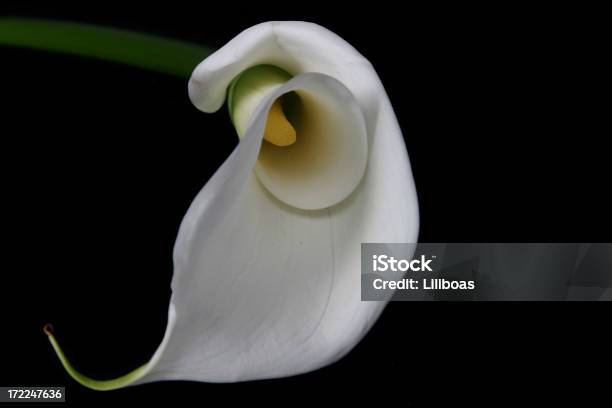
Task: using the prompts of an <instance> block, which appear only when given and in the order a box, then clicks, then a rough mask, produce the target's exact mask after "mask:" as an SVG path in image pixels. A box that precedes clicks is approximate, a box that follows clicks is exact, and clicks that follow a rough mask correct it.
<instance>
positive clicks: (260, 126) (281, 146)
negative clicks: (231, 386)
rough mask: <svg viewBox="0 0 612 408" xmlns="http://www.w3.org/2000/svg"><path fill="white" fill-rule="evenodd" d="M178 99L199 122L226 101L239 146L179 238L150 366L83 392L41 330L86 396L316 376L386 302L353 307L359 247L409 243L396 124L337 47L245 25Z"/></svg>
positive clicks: (307, 27) (413, 224)
mask: <svg viewBox="0 0 612 408" xmlns="http://www.w3.org/2000/svg"><path fill="white" fill-rule="evenodd" d="M189 96H190V98H191V100H192V102H193V103H194V105H195V106H196V107H197V108H198V109H200V110H202V111H204V112H215V111H217V110H218V109H220V108H221V107H222V106H223V104H224V102H225V101H226V99H228V105H229V110H230V114H231V119H232V122H233V124H234V126H235V128H236V130H237V133H238V136H239V138H240V142H239V144H238V146H237V147H236V149H235V150H234V151H233V153H232V154H231V155H230V156H229V157H228V158H227V160H226V161H225V162H224V163H223V165H222V166H221V167H220V168H219V169H218V171H217V172H216V173H215V174H214V175H213V176H212V178H211V179H210V180H209V182H208V183H207V184H206V185H205V186H204V188H203V189H202V190H201V191H200V193H199V194H198V195H197V197H196V198H195V200H194V201H193V203H192V205H191V207H190V208H189V210H188V212H187V214H186V215H185V218H184V220H183V222H182V224H181V226H180V230H179V233H178V237H177V240H176V244H175V247H174V253H173V260H174V276H173V279H172V297H171V301H170V307H169V314H168V326H167V329H166V333H165V336H164V338H163V340H162V342H161V344H160V346H159V348H158V349H157V351H156V352H155V354H154V356H153V357H152V358H151V360H150V361H149V362H148V363H146V364H145V365H143V366H142V367H140V368H138V369H137V370H135V371H134V372H132V373H130V374H127V375H126V376H124V377H121V378H119V379H115V380H108V381H98V380H92V379H90V378H87V377H85V376H83V375H82V374H80V373H78V372H77V371H76V370H74V369H73V367H72V366H71V365H70V363H69V362H68V360H67V359H66V357H65V356H64V354H63V352H62V350H61V349H60V347H59V345H58V344H57V341H56V340H55V338H54V337H53V335H52V334H51V333H49V334H50V340H51V343H52V345H53V346H54V348H55V350H56V352H57V353H58V355H59V357H60V360H61V361H62V363H63V364H64V367H65V368H66V369H67V371H68V372H69V374H71V375H72V376H73V377H74V378H75V379H76V380H77V381H79V382H81V383H82V384H84V385H86V386H88V387H91V388H95V389H102V390H104V389H113V388H119V387H122V386H126V385H130V384H140V383H146V382H151V381H160V380H194V381H204V382H235V381H247V380H256V379H266V378H277V377H285V376H292V375H297V374H300V373H306V372H309V371H312V370H315V369H318V368H320V367H324V366H326V365H329V364H331V363H333V362H335V361H337V360H338V359H340V358H341V357H343V356H344V355H346V354H347V353H348V352H349V351H350V350H351V349H352V348H353V347H355V345H356V344H357V343H358V342H359V341H360V340H361V339H362V338H363V337H364V335H365V334H366V333H367V332H368V330H369V329H370V328H371V327H372V325H373V324H374V323H375V321H376V320H377V318H378V317H379V315H380V314H381V312H382V311H383V309H384V307H385V305H386V303H387V302H386V301H382V302H364V301H361V298H360V296H361V289H360V285H361V274H360V263H361V255H360V244H361V243H362V242H416V240H417V235H418V222H419V219H418V206H417V198H416V192H415V186H414V181H413V178H412V173H411V169H410V163H409V159H408V155H407V152H406V147H405V144H404V140H403V137H402V133H401V131H400V128H399V126H398V123H397V120H396V117H395V114H394V112H393V109H392V107H391V104H390V102H389V99H388V97H387V95H386V93H385V90H384V88H383V85H382V83H381V81H380V79H379V77H378V75H377V74H376V72H375V71H374V68H373V67H372V65H371V64H370V63H369V62H368V61H367V60H366V59H365V58H364V57H363V56H362V55H361V54H359V52H357V51H356V50H355V49H354V48H353V47H352V46H351V45H349V44H348V43H347V42H346V41H344V40H343V39H341V38H340V37H338V36H337V35H336V34H334V33H332V32H330V31H328V30H327V29H325V28H322V27H320V26H318V25H315V24H311V23H304V22H268V23H263V24H259V25H256V26H254V27H251V28H249V29H247V30H246V31H244V32H242V33H241V34H239V35H238V36H237V37H235V38H234V39H233V40H231V41H230V42H229V43H227V44H226V45H225V46H224V47H222V48H221V49H219V50H218V51H216V52H215V53H214V54H212V55H211V56H209V57H208V58H206V59H205V60H204V61H203V62H202V63H200V64H199V65H198V66H197V67H196V69H195V70H194V72H193V74H192V77H191V79H190V81H189ZM202 137H206V136H205V135H204V132H203V136H202ZM215 137H219V135H215ZM225 137H235V136H232V135H226V136H225ZM387 301H388V299H387Z"/></svg>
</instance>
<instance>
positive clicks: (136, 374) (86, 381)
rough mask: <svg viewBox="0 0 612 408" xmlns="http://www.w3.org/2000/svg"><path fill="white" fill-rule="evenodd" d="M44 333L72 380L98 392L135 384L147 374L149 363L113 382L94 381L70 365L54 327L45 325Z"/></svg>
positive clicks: (114, 379) (112, 380)
mask: <svg viewBox="0 0 612 408" xmlns="http://www.w3.org/2000/svg"><path fill="white" fill-rule="evenodd" d="M43 331H44V332H45V334H46V335H47V336H48V337H49V341H50V342H51V345H52V346H53V350H55V354H57V357H58V358H59V360H60V361H61V363H62V365H63V366H64V369H66V372H67V373H68V374H69V375H70V376H71V377H72V378H74V380H75V381H76V382H78V383H79V384H81V385H83V386H85V387H88V388H91V389H93V390H98V391H109V390H114V389H117V388H121V387H125V386H126V385H128V384H131V383H133V382H134V381H136V380H138V379H139V378H141V377H142V376H143V375H144V374H145V373H146V370H147V366H148V363H147V364H144V365H142V366H140V367H138V368H137V369H135V370H134V371H131V372H129V373H127V374H125V375H122V376H121V377H117V378H113V379H111V380H94V379H93V378H90V377H87V376H85V375H83V374H81V373H80V372H78V371H77V370H76V369H75V368H74V367H73V366H72V364H70V361H68V358H67V357H66V355H65V354H64V351H63V350H62V348H61V347H60V345H59V343H58V342H57V340H56V339H55V336H54V335H53V327H52V326H51V325H50V324H47V325H45V327H43Z"/></svg>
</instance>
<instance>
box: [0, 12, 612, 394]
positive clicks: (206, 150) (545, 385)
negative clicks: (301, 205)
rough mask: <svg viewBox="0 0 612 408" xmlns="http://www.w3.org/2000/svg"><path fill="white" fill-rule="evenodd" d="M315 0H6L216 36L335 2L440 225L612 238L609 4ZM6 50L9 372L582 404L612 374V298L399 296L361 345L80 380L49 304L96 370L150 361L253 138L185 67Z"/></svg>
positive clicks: (78, 390)
mask: <svg viewBox="0 0 612 408" xmlns="http://www.w3.org/2000/svg"><path fill="white" fill-rule="evenodd" d="M300 4H301V6H302V7H303V8H302V9H301V10H300V9H299V8H298V7H296V8H295V10H291V9H290V7H289V6H290V4H288V3H283V4H282V5H279V6H276V7H272V6H270V4H269V3H266V5H263V4H257V5H253V6H249V7H245V6H242V5H239V4H238V3H235V4H231V5H229V7H228V8H227V9H225V10H220V9H218V5H214V6H212V5H208V6H206V5H202V6H200V7H196V6H194V5H182V6H181V5H179V4H165V5H164V6H163V7H162V6H153V5H151V4H149V5H147V6H146V7H142V8H134V9H133V10H129V9H128V8H126V6H125V5H124V6H122V7H116V8H112V7H110V6H106V7H101V8H96V7H93V6H87V7H84V6H80V7H75V6H71V7H61V6H58V5H57V4H53V6H32V5H20V6H3V7H4V10H3V14H4V15H20V16H31V17H46V18H54V19H62V20H74V21H79V22H90V23H98V24H103V25H109V26H116V27H122V28H128V29H133V30H137V31H144V32H151V33H157V34H160V35H164V36H169V37H175V38H180V39H184V40H189V41H193V42H196V43H201V44H204V45H208V46H211V47H214V48H218V47H221V46H222V45H223V44H224V43H225V42H227V41H228V40H230V39H231V38H232V37H233V36H235V35H236V34H237V33H238V32H240V31H241V30H243V29H245V28H247V27H249V26H251V25H253V24H255V23H258V22H262V21H267V20H274V19H280V20H289V19H296V20H308V21H313V22H316V23H319V24H321V25H323V26H325V27H327V28H329V29H331V30H332V31H335V32H336V33H338V34H339V35H340V36H342V37H343V38H345V39H346V40H347V41H349V42H350V43H351V44H353V45H354V46H355V47H356V48H357V49H358V50H360V51H361V52H362V53H363V54H364V55H365V56H366V57H367V58H368V59H370V61H371V62H372V63H373V64H374V66H375V68H376V69H377V71H378V73H379V75H380V76H381V78H382V80H383V83H384V84H385V86H386V89H387V91H388V94H389V97H390V98H391V102H392V104H393V106H394V108H395V111H396V114H397V116H398V119H399V121H400V125H401V127H402V129H403V132H404V137H405V140H406V145H407V147H408V152H409V154H410V159H411V163H412V167H413V172H414V177H415V181H416V185H417V191H418V194H419V205H420V213H421V231H420V240H421V241H424V242H452V241H465V242H535V241H542V242H605V241H608V242H609V241H612V228H611V227H612V222H611V220H610V214H609V213H610V208H612V206H611V204H612V199H611V198H610V195H609V189H610V187H609V179H610V167H609V160H610V155H609V148H608V147H607V139H609V136H610V133H609V131H605V132H604V130H603V129H601V128H599V127H598V121H599V120H600V118H601V117H602V116H603V112H604V104H603V103H602V101H600V100H599V98H601V97H602V96H603V94H604V93H603V88H602V83H601V82H600V81H599V80H598V79H597V75H598V71H599V70H600V69H602V65H601V62H602V60H603V54H602V53H603V51H602V49H601V48H600V47H599V44H598V43H597V40H598V39H599V38H601V35H600V34H601V33H600V32H599V28H600V26H598V24H597V22H596V21H595V19H594V18H593V17H594V16H595V15H597V11H595V10H594V11H592V12H590V13H584V12H579V11H577V10H571V9H567V10H560V9H553V8H550V9H549V8H546V9H534V8H533V7H528V8H524V9H518V8H501V7H500V8H499V9H490V8H483V7H473V8H460V9H458V8H446V7H442V6H436V7H435V8H432V9H422V8H416V7H412V8H411V7H406V6H402V7H401V8H399V7H397V6H396V8H391V7H386V6H384V5H383V4H382V3H380V4H379V3H377V4H370V5H368V6H367V7H369V8H366V6H359V5H357V4H353V5H352V6H343V7H344V8H342V9H340V8H339V9H338V11H335V12H332V11H330V10H327V11H323V10H325V9H323V8H316V6H315V5H314V4H308V5H306V4H304V3H300ZM298 6H299V5H298ZM328 6H329V4H328ZM207 7H208V8H207ZM347 7H348V8H347ZM372 7H376V9H372ZM328 8H329V7H328ZM0 55H1V57H0V67H1V68H0V69H1V72H0V73H1V75H0V90H1V94H0V95H1V96H0V98H1V101H2V106H1V108H2V109H1V113H0V119H1V121H2V127H1V131H0V138H1V139H0V140H1V144H2V148H1V150H0V154H1V157H2V160H1V166H2V179H3V185H2V193H3V194H2V201H3V207H4V208H5V210H4V211H3V212H2V224H3V232H4V233H3V235H4V238H5V239H4V242H5V243H4V245H3V247H4V250H3V264H2V265H3V266H2V281H1V283H0V285H1V286H0V289H1V296H2V302H3V303H4V305H3V307H2V309H0V310H2V313H1V315H0V317H1V318H2V324H1V325H0V328H1V329H0V330H1V332H0V333H1V339H2V340H0V341H1V342H2V348H1V349H0V350H1V353H2V357H0V358H1V360H0V361H1V362H0V385H7V386H8V385H24V386H25V385H65V386H66V388H67V399H68V401H69V402H70V403H73V404H74V403H77V402H82V403H90V404H91V403H94V402H97V403H103V404H108V403H111V402H114V401H127V400H129V401H131V402H133V403H137V402H142V403H146V402H153V401H160V400H169V401H170V400H173V399H176V400H182V401H192V403H193V404H199V405H205V404H206V405H210V404H211V403H212V401H213V399H216V398H222V399H223V400H224V401H226V402H228V403H231V402H238V401H240V402H251V403H283V404H294V403H296V402H295V400H296V399H298V400H302V399H303V398H308V397H313V396H314V397H316V398H318V400H319V402H320V403H324V401H325V398H326V397H325V396H324V395H327V394H329V393H338V394H341V395H342V396H344V397H357V398H359V399H362V398H372V399H374V400H377V401H378V402H379V403H383V402H384V400H385V399H387V398H394V399H396V401H397V402H401V403H403V404H404V405H408V404H411V406H421V405H428V404H430V403H432V402H433V401H437V400H439V399H441V398H444V399H449V400H451V401H456V400H463V401H468V402H472V401H474V400H476V399H485V400H488V401H490V402H491V403H493V404H495V405H497V404H498V403H501V402H505V401H508V400H515V401H516V399H518V402H519V403H521V404H525V405H527V404H530V403H533V402H534V398H539V399H541V401H543V402H547V401H550V399H551V398H555V399H557V398H561V399H563V400H565V399H567V398H569V397H576V398H577V400H576V401H578V402H579V403H580V404H581V405H584V404H586V403H587V402H594V400H595V398H596V396H597V395H599V394H600V393H603V391H604V390H605V387H606V378H607V379H608V380H609V371H608V372H606V370H609V368H610V362H611V361H610V352H609V351H610V344H612V341H611V340H612V339H611V336H610V334H609V330H607V329H608V328H609V313H610V307H609V304H603V303H573V304H569V303H478V304H476V303H435V304H434V303H427V304H426V303H393V304H390V305H389V306H388V308H387V310H386V311H385V313H384V314H383V316H382V317H381V319H380V320H379V322H378V323H377V324H376V326H375V327H374V329H373V330H372V331H371V333H370V334H369V335H368V336H367V337H366V338H365V340H364V341H363V342H362V343H361V344H359V346H358V347H357V348H356V349H355V350H354V351H353V352H351V353H350V354H349V355H348V356H347V357H346V358H344V359H343V360H342V361H340V362H339V363H337V364H334V365H332V366H331V367H327V368H324V369H322V370H318V371H316V372H314V373H310V374H306V375H302V376H298V377H293V378H286V379H279V380H270V381H259V382H251V383H243V384H224V385H211V384H202V383H190V382H168V383H154V384H148V385H144V386H138V387H133V388H128V389H123V390H118V391H113V392H108V393H99V392H95V391H90V390H88V389H85V388H83V387H81V386H79V385H78V384H76V383H75V382H74V381H72V380H71V379H70V378H69V377H68V376H67V375H66V374H65V372H64V371H63V369H62V368H61V366H60V364H59V362H58V361H57V359H56V357H55V355H54V353H53V352H52V350H51V347H50V345H49V344H48V342H47V339H46V337H45V336H44V335H43V333H42V331H41V328H42V326H43V324H44V323H46V322H52V323H53V324H54V326H55V328H56V334H57V337H58V339H59V340H60V342H61V343H62V344H63V346H64V350H65V351H66V352H67V353H68V355H69V357H70V358H71V360H72V361H73V362H74V364H75V366H76V367H77V368H78V369H80V370H81V371H83V372H84V373H86V374H88V375H90V376H92V377H100V378H109V377H113V376H117V375H120V374H123V373H125V372H126V371H128V370H131V369H133V368H135V367H136V366H138V365H140V364H142V363H144V362H146V361H147V360H148V359H149V358H150V356H151V354H152V353H153V351H154V350H155V349H156V347H157V345H158V344H159V341H160V340H161V337H162V335H163V332H164V329H165V324H166V322H165V317H166V313H167V305H168V299H169V296H170V290H169V282H170V279H171V274H172V263H171V250H172V245H173V243H174V239H175V237H176V232H177V229H178V226H179V223H180V221H181V218H182V216H183V214H184V213H185V211H186V209H187V207H188V206H189V204H190V202H191V200H192V198H193V197H194V196H195V195H196V193H197V192H198V191H199V189H200V188H201V187H202V186H203V185H204V184H205V183H206V181H207V180H208V178H209V177H210V176H211V175H212V174H213V173H214V171H215V170H216V169H217V168H218V166H219V165H220V164H221V163H222V162H223V160H224V159H225V158H226V157H227V156H228V155H229V153H230V152H231V151H232V149H233V148H234V146H235V145H236V142H237V141H236V138H235V137H234V134H235V133H234V130H233V128H232V127H231V124H230V122H229V120H228V117H227V113H226V111H225V110H222V111H220V112H218V113H216V114H214V115H207V114H204V113H201V112H199V111H197V110H196V109H195V108H194V107H193V106H192V105H191V103H190V102H189V99H188V97H187V88H186V87H187V81H186V79H178V78H174V77H169V76H165V75H161V74H155V73H149V72H145V71H142V70H139V69H135V68H130V67H126V66H122V65H118V64H113V63H108V62H100V61H95V60H89V59H84V58H79V57H71V56H65V55H58V54H51V53H45V52H41V51H32V50H25V49H15V48H8V47H0ZM599 370H603V371H601V372H600V371H599ZM533 391H536V393H535V395H534V393H533ZM607 402H608V403H609V398H607ZM587 405H589V404H587ZM409 406H410V405H409Z"/></svg>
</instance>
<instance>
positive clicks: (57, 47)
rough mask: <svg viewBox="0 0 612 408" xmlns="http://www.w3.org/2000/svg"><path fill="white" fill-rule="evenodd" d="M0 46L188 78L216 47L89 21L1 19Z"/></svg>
mask: <svg viewBox="0 0 612 408" xmlns="http://www.w3.org/2000/svg"><path fill="white" fill-rule="evenodd" d="M0 45H8V46H18V47H27V48H34V49H39V50H45V51H56V52H63V53H68V54H73V55H80V56H84V57H92V58H98V59H102V60H107V61H113V62H118V63H122V64H127V65H131V66H134V67H138V68H143V69H148V70H152V71H157V72H162V73H165V74H169V75H175V76H179V77H183V78H188V77H189V75H191V72H192V71H193V69H194V68H195V66H196V65H197V64H198V63H199V62H200V61H202V60H203V59H204V58H205V57H207V56H208V55H210V54H211V53H212V51H213V50H212V49H210V48H208V47H202V46H200V45H196V44H193V43H189V42H184V41H178V40H172V39H168V38H163V37H158V36H155V35H149V34H142V33H136V32H132V31H127V30H120V29H116V28H108V27H100V26H95V25H89V24H79V23H69V22H56V21H48V20H39V19H27V18H18V17H4V18H0Z"/></svg>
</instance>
